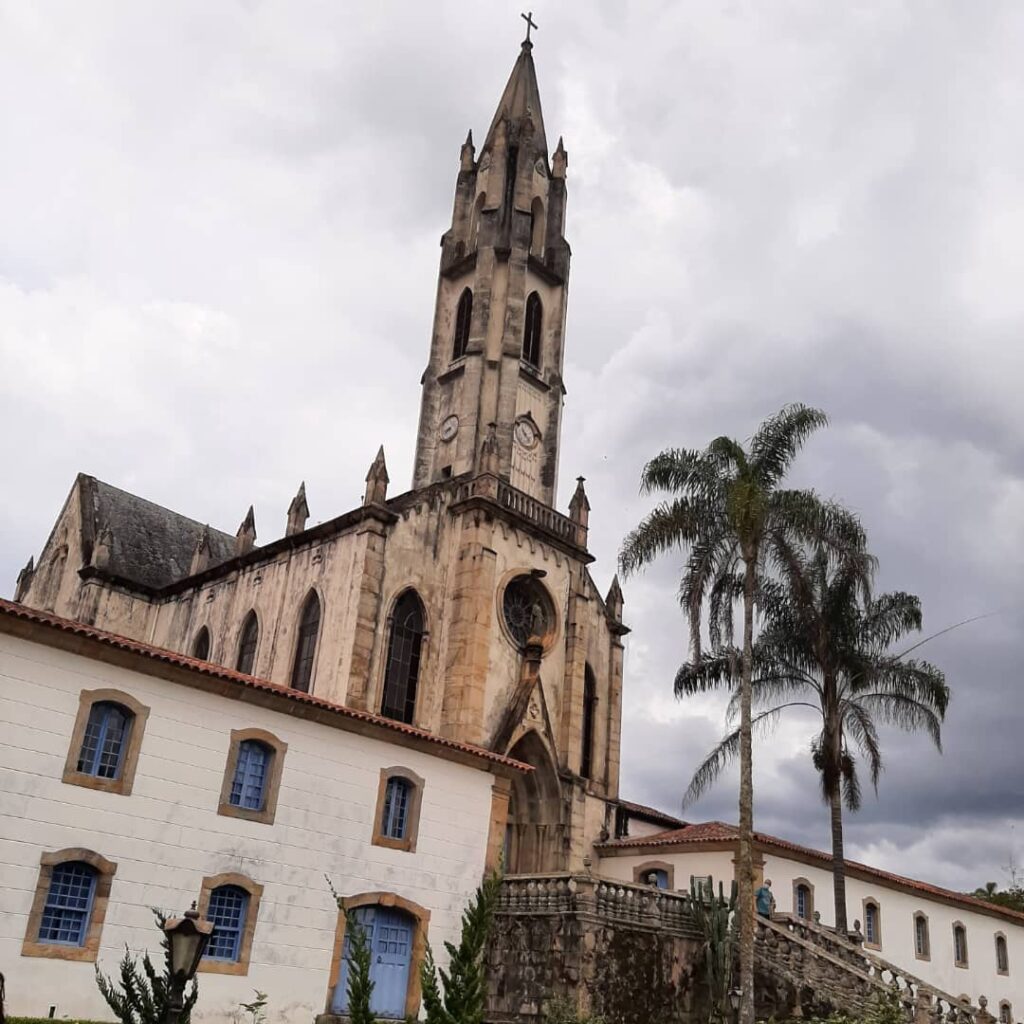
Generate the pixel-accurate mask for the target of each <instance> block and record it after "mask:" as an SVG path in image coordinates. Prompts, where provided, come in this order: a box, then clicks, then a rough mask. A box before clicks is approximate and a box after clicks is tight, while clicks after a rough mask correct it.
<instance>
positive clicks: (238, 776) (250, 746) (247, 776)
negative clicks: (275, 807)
mask: <svg viewBox="0 0 1024 1024" xmlns="http://www.w3.org/2000/svg"><path fill="white" fill-rule="evenodd" d="M271 757H273V751H272V750H271V749H270V748H269V747H268V746H267V745H266V744H265V743H260V742H259V741H258V740H243V741H242V743H241V744H239V747H238V764H237V765H235V777H234V779H232V780H231V796H230V797H229V798H228V802H229V803H230V804H231V805H232V806H233V807H243V808H245V809H246V810H249V811H261V810H263V804H264V801H265V799H266V791H267V773H268V770H269V768H270V759H271Z"/></svg>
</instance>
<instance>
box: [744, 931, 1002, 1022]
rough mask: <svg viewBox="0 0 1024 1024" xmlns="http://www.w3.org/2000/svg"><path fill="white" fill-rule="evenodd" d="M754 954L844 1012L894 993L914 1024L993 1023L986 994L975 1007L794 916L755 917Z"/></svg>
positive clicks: (761, 961) (833, 932) (792, 983)
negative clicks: (987, 1005) (987, 1007)
mask: <svg viewBox="0 0 1024 1024" xmlns="http://www.w3.org/2000/svg"><path fill="white" fill-rule="evenodd" d="M755 957H756V959H757V961H758V963H759V965H760V966H761V967H762V968H764V969H767V970H768V971H769V972H775V973H781V974H782V975H784V976H785V977H786V980H787V981H788V982H789V983H790V984H791V985H793V986H794V987H796V988H797V989H803V988H810V989H812V990H813V991H814V993H815V997H816V998H818V999H821V998H822V997H824V998H825V999H826V1000H827V1001H829V1002H831V1003H832V1004H833V1005H835V1006H839V1007H842V1008H843V1009H844V1010H846V1011H847V1012H851V1011H852V1012H858V1011H860V1012H863V1010H865V1009H866V1008H867V1007H868V1006H869V1005H870V1004H871V1002H872V1001H874V1000H877V998H878V996H880V995H884V994H888V993H895V994H896V995H897V996H898V997H899V1000H900V1003H901V1004H902V1006H903V1009H904V1013H905V1015H906V1017H907V1019H908V1020H911V1021H914V1024H943V1022H945V1024H991V1022H992V1021H993V1020H994V1018H993V1017H992V1015H991V1014H990V1013H988V1011H987V1009H986V1003H987V1001H986V1000H985V998H984V996H982V997H981V999H980V1000H979V1003H980V1005H979V1006H978V1007H974V1006H972V1005H971V1004H970V1003H969V1002H967V1001H965V1000H963V999H959V998H957V997H956V996H953V995H950V994H949V993H948V992H943V991H941V990H940V989H937V988H935V986H933V985H930V984H928V983H927V982H925V981H922V980H921V979H920V978H918V977H915V976H914V975H913V974H910V973H909V972H908V971H904V970H903V969H901V968H899V967H897V966H896V965H895V964H892V963H890V962H889V961H887V960H883V959H882V958H881V957H879V956H877V955H875V954H874V953H871V952H869V951H867V950H865V949H864V948H863V947H862V946H861V945H860V944H859V943H857V942H854V941H851V940H849V939H847V938H844V937H843V936H841V935H839V934H837V933H836V932H835V931H833V930H832V929H829V928H825V927H823V926H821V925H819V924H815V923H812V922H811V921H807V920H804V919H803V918H800V917H796V916H795V915H792V914H776V915H774V916H773V917H772V918H771V919H770V920H769V919H766V918H762V917H759V918H758V919H757V929H756V932H755Z"/></svg>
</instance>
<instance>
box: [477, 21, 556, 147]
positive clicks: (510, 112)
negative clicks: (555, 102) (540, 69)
mask: <svg viewBox="0 0 1024 1024" xmlns="http://www.w3.org/2000/svg"><path fill="white" fill-rule="evenodd" d="M532 50H533V43H531V42H529V41H527V40H524V41H523V46H522V49H521V50H520V51H519V57H518V58H517V60H516V62H515V65H514V66H513V68H512V74H511V75H509V78H508V82H507V83H506V85H505V91H504V92H503V93H502V94H501V99H500V100H499V101H498V109H497V111H496V112H495V114H494V119H493V120H492V121H491V127H490V128H489V129H488V131H487V138H486V140H485V141H484V147H483V148H484V149H489V148H490V147H491V146H492V145H493V144H494V141H495V136H496V135H497V130H498V126H499V125H500V124H501V122H502V121H503V120H505V119H508V120H509V121H519V120H522V119H524V118H529V119H530V121H531V123H532V125H533V135H534V140H535V142H536V144H537V149H538V151H539V152H541V153H544V154H545V155H546V154H547V151H548V143H547V139H546V138H545V135H544V115H543V114H542V113H541V109H540V87H539V86H538V85H537V69H536V68H535V67H534V66H533V54H532V52H531V51H532Z"/></svg>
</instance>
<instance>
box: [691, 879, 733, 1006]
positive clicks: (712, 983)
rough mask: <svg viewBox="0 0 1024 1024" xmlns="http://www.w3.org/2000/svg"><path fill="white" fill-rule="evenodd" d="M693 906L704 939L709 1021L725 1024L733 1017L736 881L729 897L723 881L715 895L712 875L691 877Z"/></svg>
mask: <svg viewBox="0 0 1024 1024" xmlns="http://www.w3.org/2000/svg"><path fill="white" fill-rule="evenodd" d="M690 906H691V908H692V910H693V916H694V919H695V921H696V923H697V926H698V927H699V928H700V933H701V935H702V936H703V939H704V949H703V954H704V955H703V958H702V959H703V963H704V979H705V982H706V984H707V990H708V1020H709V1021H710V1022H711V1024H724V1022H726V1021H728V1020H729V1018H730V1006H729V990H730V989H731V987H732V974H733V928H732V916H733V914H734V912H735V910H736V883H735V882H733V883H732V884H731V886H730V888H729V896H728V898H726V896H725V892H724V890H723V887H722V883H721V882H719V883H718V895H717V896H716V895H715V890H714V880H713V879H712V878H711V877H710V876H709V877H708V879H707V881H706V882H705V881H704V880H703V879H701V880H699V881H698V880H697V879H691V880H690Z"/></svg>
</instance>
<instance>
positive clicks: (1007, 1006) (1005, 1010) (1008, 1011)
mask: <svg viewBox="0 0 1024 1024" xmlns="http://www.w3.org/2000/svg"><path fill="white" fill-rule="evenodd" d="M996 1020H998V1021H1012V1020H1013V1004H1012V1003H1011V1002H1010V1000H1009V999H1000V1000H999V1014H998V1016H997V1017H996Z"/></svg>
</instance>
